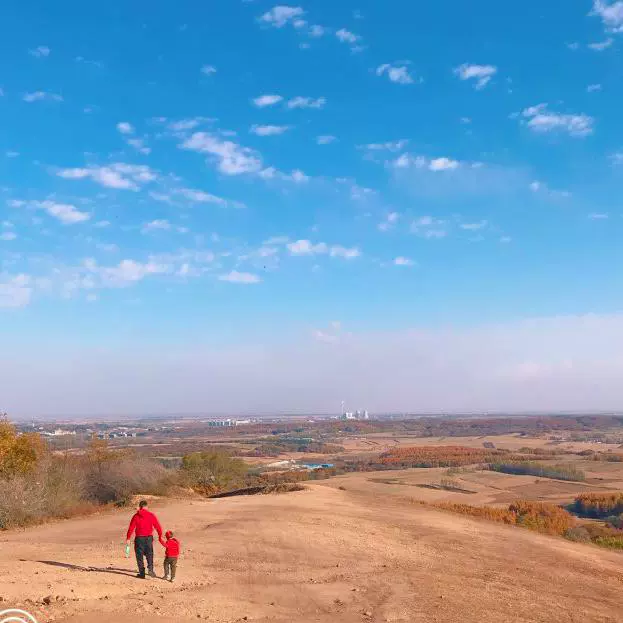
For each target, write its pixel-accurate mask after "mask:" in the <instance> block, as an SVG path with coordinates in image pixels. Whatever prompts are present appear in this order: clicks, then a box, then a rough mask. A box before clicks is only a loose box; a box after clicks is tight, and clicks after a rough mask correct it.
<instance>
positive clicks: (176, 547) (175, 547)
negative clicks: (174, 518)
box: [164, 537, 180, 558]
mask: <svg viewBox="0 0 623 623" xmlns="http://www.w3.org/2000/svg"><path fill="white" fill-rule="evenodd" d="M164 555H165V556H166V557H167V558H177V557H178V556H179V555H180V542H179V541H178V540H177V539H176V538H175V537H173V538H170V539H167V541H166V543H165V544H164Z"/></svg>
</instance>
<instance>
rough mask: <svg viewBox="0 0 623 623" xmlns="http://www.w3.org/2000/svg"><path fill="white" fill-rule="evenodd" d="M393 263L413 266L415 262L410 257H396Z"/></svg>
mask: <svg viewBox="0 0 623 623" xmlns="http://www.w3.org/2000/svg"><path fill="white" fill-rule="evenodd" d="M394 264H395V265H396V266H415V262H414V261H413V260H412V259H409V258H408V257H402V256H400V257H397V258H396V259H395V260H394Z"/></svg>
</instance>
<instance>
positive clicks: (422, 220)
mask: <svg viewBox="0 0 623 623" xmlns="http://www.w3.org/2000/svg"><path fill="white" fill-rule="evenodd" d="M411 233H413V234H416V235H417V236H420V237H422V238H428V239H439V238H445V237H446V236H447V235H448V232H447V231H446V229H445V221H443V220H440V219H437V218H435V217H434V216H421V217H419V218H417V219H415V220H414V221H413V222H412V223H411Z"/></svg>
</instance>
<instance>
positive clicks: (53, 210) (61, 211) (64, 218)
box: [12, 199, 91, 225]
mask: <svg viewBox="0 0 623 623" xmlns="http://www.w3.org/2000/svg"><path fill="white" fill-rule="evenodd" d="M12 205H13V206H15V207H21V206H27V207H30V208H35V209H38V210H43V211H44V212H46V213H47V214H48V215H49V216H52V217H53V218H55V219H56V220H58V221H60V222H61V223H63V224H64V225H75V224H76V223H83V222H85V221H88V220H89V219H90V218H91V215H90V214H89V213H88V212H82V211H81V210H79V209H78V208H76V206H75V205H73V204H71V203H58V202H57V201H52V200H50V199H46V200H45V201H20V200H17V201H13V202H12Z"/></svg>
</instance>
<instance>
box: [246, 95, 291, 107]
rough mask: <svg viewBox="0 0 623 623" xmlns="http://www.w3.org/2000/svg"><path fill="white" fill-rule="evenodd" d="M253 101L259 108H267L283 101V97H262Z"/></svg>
mask: <svg viewBox="0 0 623 623" xmlns="http://www.w3.org/2000/svg"><path fill="white" fill-rule="evenodd" d="M252 101H253V104H254V105H255V106H257V107H258V108H265V107H266V106H274V105H275V104H278V103H279V102H281V101H283V97H281V95H260V96H259V97H256V98H254V99H253V100H252Z"/></svg>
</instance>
